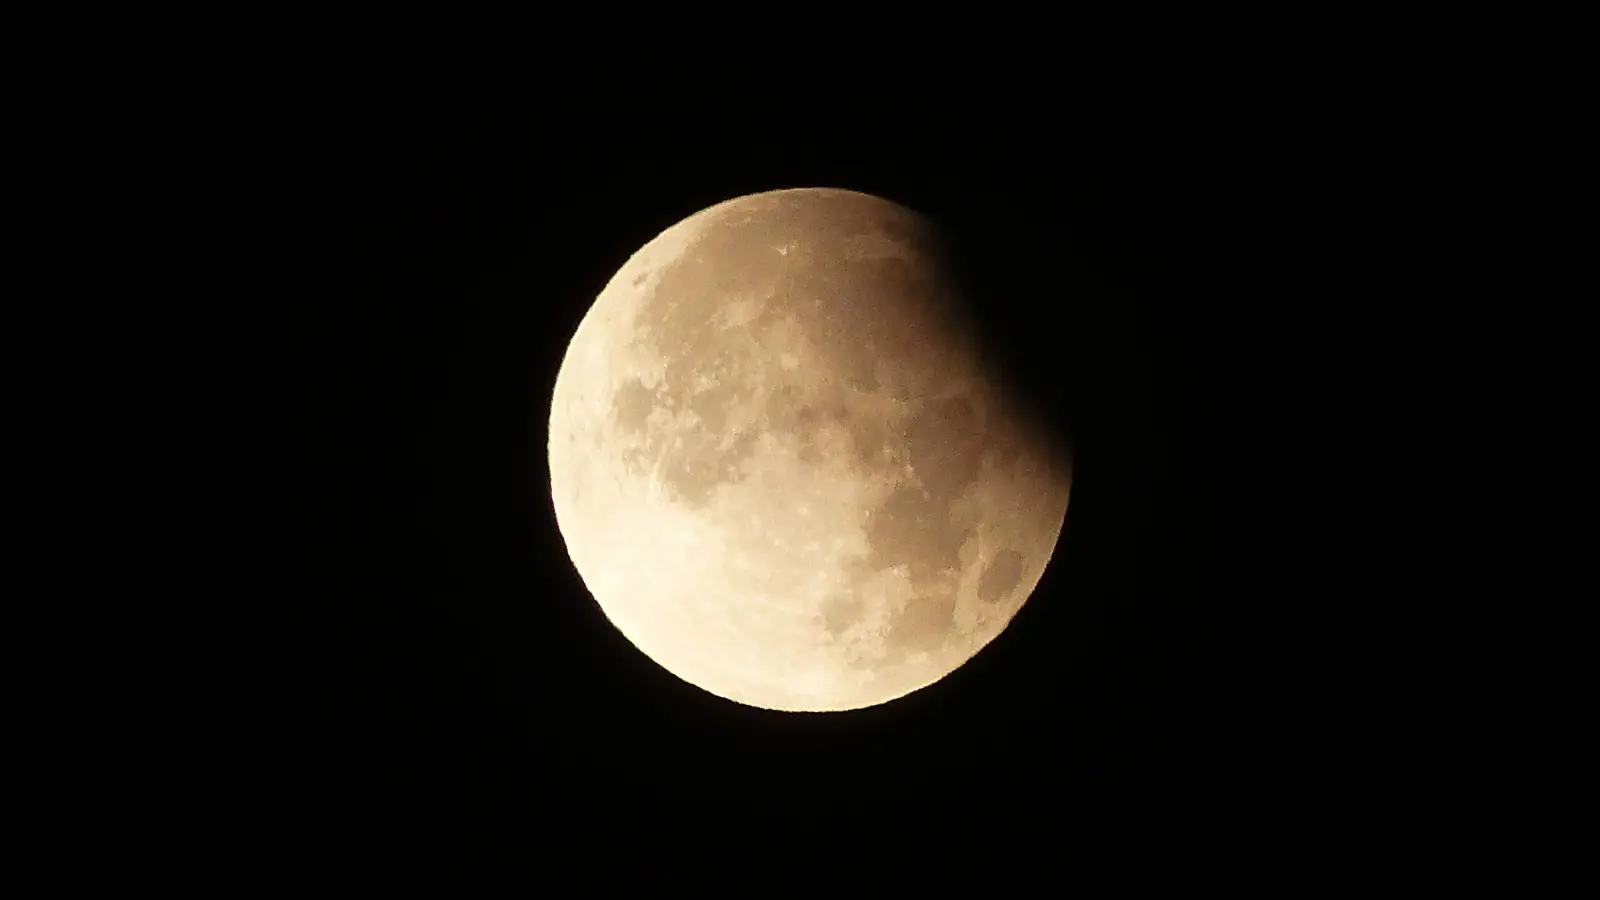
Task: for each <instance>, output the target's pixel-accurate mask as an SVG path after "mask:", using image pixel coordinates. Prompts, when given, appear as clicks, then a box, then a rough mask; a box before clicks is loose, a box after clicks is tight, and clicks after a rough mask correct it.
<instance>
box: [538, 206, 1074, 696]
mask: <svg viewBox="0 0 1600 900" xmlns="http://www.w3.org/2000/svg"><path fill="white" fill-rule="evenodd" d="M934 247H935V242H934V235H933V233H932V231H931V230H930V226H929V224H928V223H927V222H926V221H925V220H923V219H922V218H921V217H919V216H918V215H916V214H915V213H913V212H911V211H910V210H908V209H906V208H904V207H901V206H899V205H896V204H893V203H891V202H889V201H887V200H883V199H880V198H877V197H873V196H870V195H866V194H860V193H855V192H852V191H844V190H834V189H820V188H817V189H809V188H808V189H795V190H781V191H771V192H767V193H762V194H754V195H751V196H746V197H740V198H737V199H734V200H730V201H727V202H725V203H721V204H718V205H717V206H713V207H711V208H709V209H706V210H702V211H701V212H699V213H696V214H694V215H692V216H690V217H688V218H687V219H684V220H683V221H681V222H679V223H678V224H676V225H674V226H672V227H671V228H668V229H667V230H666V231H664V232H662V233H661V234H660V235H659V236H657V237H656V238H655V239H654V240H652V241H650V242H649V243H648V244H646V245H645V246H644V247H643V248H641V249H640V250H639V251H638V252H637V253H635V254H634V255H633V256H632V257H631V258H629V259H628V261H627V262H626V263H625V264H624V265H623V266H622V268H621V270H620V271H618V272H617V273H616V275H615V276H614V277H613V278H612V279H611V281H610V282H609V283H608V284H607V285H606V286H605V289H604V290H603V291H602V292H601V293H600V295H599V297H598V298H597V299H596V300H595V302H594V305H593V307H592V308H591V309H590V310H589V312H588V314H587V315H586V316H585V317H584V318H583V320H582V322H581V323H580V324H579V326H578V328H577V331H576V333H575V334H574V335H573V337H572V340H571V343H570V344H569V346H568V348H567V353H566V356H565V358H564V359H563V361H562V364H561V369H560V373H559V375H558V376H557V378H556V384H555V391H554V395H553V398H552V405H551V410H550V437H549V457H550V458H549V463H550V487H551V493H552V499H553V502H554V509H555V514H556V520H557V524H558V526H559V527H560V530H561V534H562V536H563V538H564V540H565V541H566V545H567V550H568V552H569V554H570V555H571V558H572V562H573V564H574V566H575V567H576V569H577V571H578V574H579V576H580V577H581V578H582V579H583V581H584V584H585V585H586V586H587V587H588V588H589V590H590V592H591V593H592V594H593V596H594V598H595V600H596V601H597V602H598V603H599V605H600V608H601V609H602V610H603V611H604V613H605V615H606V616H607V618H609V619H610V621H611V622H612V623H613V624H614V625H615V626H616V627H617V629H619V630H620V631H621V632H622V634H623V635H624V636H625V637H626V638H627V639H628V640H629V641H630V642H631V643H632V644H633V645H634V646H636V647H637V648H638V649H639V650H640V651H642V652H643V653H644V654H645V655H647V656H648V657H650V658H651V659H652V660H654V661H655V662H656V663H658V664H659V665H661V666H662V667H664V668H665V669H667V670H668V671H670V672H672V673H673V674H675V675H677V676H678V677H679V678H682V679H683V680H685V681H687V682H689V683H691V684H694V685H697V686H698V687H700V688H703V689H704V690H706V691H709V692H711V693H712V694H716V695H718V696H721V697H724V698H727V699H730V700H734V701H737V702H739V703H744V704H749V705H751V706H757V707H763V708H767V709H776V710H794V711H824V710H846V709H856V708H860V707H866V706H872V705H875V704H879V703H884V702H886V701H889V700H893V699H895V698H897V697H901V696H903V695H905V694H908V693H910V692H912V691H915V690H918V689H920V688H923V687H926V686H928V685H930V684H933V683H934V682H936V681H938V680H939V679H941V678H943V677H945V676H946V675H948V674H949V673H950V672H952V671H954V670H955V669H956V668H958V667H959V666H961V665H962V664H963V663H964V662H966V661H967V660H968V659H970V658H971V657H972V656H973V655H974V654H975V653H977V652H978V651H979V650H980V649H982V648H983V646H984V645H985V644H987V643H989V642H990V641H991V640H993V639H994V638H995V636H996V635H998V634H999V633H1000V632H1001V631H1002V630H1003V629H1004V628H1005V627H1006V625H1007V624H1008V623H1009V622H1010V621H1011V619H1012V617H1013V616H1014V615H1015V614H1016V613H1017V610H1018V609H1019V608H1020V607H1021V606H1022V604H1023V602H1024V601H1026V600H1027V598H1028V596H1029V595H1030V594H1031V593H1032V592H1033V589H1034V587H1035V586H1036V585H1037V584H1038V582H1039V579H1040V577H1041V575H1042V574H1043V572H1044V568H1045V565H1046V563H1047V562H1048V561H1049V559H1050V556H1051V554H1052V552H1053V550H1054V548H1055V545H1056V541H1057V539H1058V538H1059V536H1060V534H1061V527H1062V524H1063V521H1064V517H1065V515H1066V510H1067V498H1068V493H1069V489H1070V483H1071V469H1070V462H1069V461H1068V460H1067V459H1065V458H1064V454H1063V453H1062V452H1061V451H1051V450H1047V449H1046V447H1047V442H1045V441H1043V440H1040V439H1039V437H1038V435H1037V434H1036V433H1035V432H1033V431H1031V430H1030V426H1028V425H1027V424H1026V420H1025V418H1024V417H1023V416H1022V415H1021V414H1020V413H1019V412H1017V409H1016V404H1014V403H1011V402H1010V401H1009V398H1008V397H1007V396H1006V395H1005V392H1004V391H1003V390H1001V389H1000V387H999V386H998V383H997V380H996V379H993V378H990V377H988V376H987V375H986V373H985V371H983V368H982V366H981V365H980V363H979V355H978V352H977V348H976V342H975V341H974V340H973V339H971V338H970V336H969V335H970V332H968V331H967V330H965V329H964V328H963V327H962V325H961V316H960V315H959V314H958V311H959V310H960V309H961V308H962V307H961V302H960V298H959V297H957V296H956V294H955V289H954V288H953V287H952V286H951V282H950V280H949V279H948V278H946V277H945V276H944V275H943V274H942V272H941V268H940V264H939V254H938V252H937V251H936V250H935V249H934Z"/></svg>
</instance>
